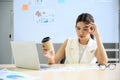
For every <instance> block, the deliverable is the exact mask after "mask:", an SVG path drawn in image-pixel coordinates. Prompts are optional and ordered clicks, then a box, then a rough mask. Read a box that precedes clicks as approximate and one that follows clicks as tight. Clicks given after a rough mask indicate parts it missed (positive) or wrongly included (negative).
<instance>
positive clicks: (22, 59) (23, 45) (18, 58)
mask: <svg viewBox="0 0 120 80" xmlns="http://www.w3.org/2000/svg"><path fill="white" fill-rule="evenodd" d="M11 49H12V54H13V58H14V63H15V65H16V67H19V68H26V69H34V70H35V69H36V70H39V69H40V68H48V67H50V66H49V65H47V64H40V61H39V57H38V51H37V46H36V43H35V42H25V41H11Z"/></svg>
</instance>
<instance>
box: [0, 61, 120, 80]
mask: <svg viewBox="0 0 120 80" xmlns="http://www.w3.org/2000/svg"><path fill="white" fill-rule="evenodd" d="M54 66H58V67H69V66H77V67H78V66H83V67H86V66H92V65H85V64H75V65H73V64H72V65H65V64H55V65H54ZM2 68H7V69H9V70H12V71H17V72H21V73H25V74H27V75H30V76H34V77H38V80H120V63H117V66H116V69H115V70H109V69H106V70H105V71H101V70H90V69H87V70H81V71H49V70H48V71H40V70H29V69H21V68H16V67H15V66H14V65H9V64H8V65H4V64H3V65H0V69H2Z"/></svg>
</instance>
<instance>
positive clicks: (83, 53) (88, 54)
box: [65, 38, 97, 64]
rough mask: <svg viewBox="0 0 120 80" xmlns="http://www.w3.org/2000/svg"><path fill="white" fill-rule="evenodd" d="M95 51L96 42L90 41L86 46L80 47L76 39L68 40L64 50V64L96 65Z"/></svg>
mask: <svg viewBox="0 0 120 80" xmlns="http://www.w3.org/2000/svg"><path fill="white" fill-rule="evenodd" d="M96 49H97V44H96V41H95V40H93V39H91V38H90V40H89V41H88V44H87V45H81V44H79V42H78V39H77V38H72V39H68V43H67V46H66V49H65V55H66V56H65V57H66V60H65V63H66V64H79V63H83V64H85V63H87V64H88V63H96V57H95V52H96Z"/></svg>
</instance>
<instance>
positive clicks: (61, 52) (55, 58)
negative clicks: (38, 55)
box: [47, 40, 68, 64]
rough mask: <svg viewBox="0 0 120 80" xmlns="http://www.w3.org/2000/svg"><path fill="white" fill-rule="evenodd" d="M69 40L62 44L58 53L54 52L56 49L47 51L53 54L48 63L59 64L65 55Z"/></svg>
mask: <svg viewBox="0 0 120 80" xmlns="http://www.w3.org/2000/svg"><path fill="white" fill-rule="evenodd" d="M67 41H68V40H65V42H64V43H63V44H62V45H61V47H60V48H59V50H58V51H57V52H56V54H55V53H54V51H51V52H50V53H47V54H50V55H51V57H50V58H48V64H57V63H59V62H60V61H61V60H62V59H63V58H64V57H65V47H66V45H67Z"/></svg>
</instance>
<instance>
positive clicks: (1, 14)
mask: <svg viewBox="0 0 120 80" xmlns="http://www.w3.org/2000/svg"><path fill="white" fill-rule="evenodd" d="M102 1H104V0H102ZM106 1H107V0H106ZM118 4H119V6H118V7H119V8H118V9H119V11H118V12H119V13H118V14H120V1H119V3H118ZM13 7H14V6H13V0H0V64H2V63H3V64H8V63H13V57H12V52H11V47H10V41H12V40H13V39H14V37H13V36H14V27H13V26H14V14H13V12H14V11H13V10H14V8H13ZM116 14H117V13H116ZM119 18H120V16H119ZM118 25H119V29H118V32H119V31H120V24H118ZM116 31H117V30H116ZM119 34H120V33H119ZM108 36H111V35H108ZM117 37H118V38H119V35H118V36H117ZM113 38H114V36H113ZM118 41H119V42H120V38H119V40H118ZM60 45H61V43H54V46H55V50H57V49H58V48H59V47H60ZM104 46H105V48H106V51H107V54H108V57H109V58H110V59H109V61H110V62H119V61H120V55H119V50H120V49H119V46H120V43H107V42H105V43H104ZM37 48H38V52H39V58H40V61H41V63H46V62H47V59H46V58H45V57H44V56H43V54H42V52H41V45H40V44H37Z"/></svg>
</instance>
